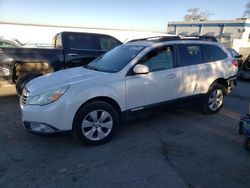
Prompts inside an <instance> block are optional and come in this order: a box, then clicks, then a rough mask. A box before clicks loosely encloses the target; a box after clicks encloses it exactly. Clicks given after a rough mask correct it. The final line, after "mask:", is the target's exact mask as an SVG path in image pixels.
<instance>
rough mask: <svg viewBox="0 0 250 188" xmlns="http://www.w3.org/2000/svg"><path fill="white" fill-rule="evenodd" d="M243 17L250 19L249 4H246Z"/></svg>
mask: <svg viewBox="0 0 250 188" xmlns="http://www.w3.org/2000/svg"><path fill="white" fill-rule="evenodd" d="M243 17H245V18H250V2H248V3H247V4H246V6H245V11H244V13H243Z"/></svg>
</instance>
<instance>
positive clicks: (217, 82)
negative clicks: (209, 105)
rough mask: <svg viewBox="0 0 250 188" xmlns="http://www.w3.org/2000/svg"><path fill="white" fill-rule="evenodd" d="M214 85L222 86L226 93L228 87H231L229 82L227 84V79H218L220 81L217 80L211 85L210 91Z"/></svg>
mask: <svg viewBox="0 0 250 188" xmlns="http://www.w3.org/2000/svg"><path fill="white" fill-rule="evenodd" d="M214 84H220V85H222V86H224V87H225V89H226V92H227V90H228V87H229V85H228V82H227V80H226V79H225V78H218V79H216V80H215V81H214V82H213V83H212V84H211V85H210V87H209V89H210V88H211V87H212V86H213V85H214Z"/></svg>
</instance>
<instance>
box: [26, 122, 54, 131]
mask: <svg viewBox="0 0 250 188" xmlns="http://www.w3.org/2000/svg"><path fill="white" fill-rule="evenodd" d="M30 129H31V130H32V131H34V132H39V133H52V132H55V130H54V129H53V128H52V127H50V126H48V125H46V124H45V123H36V122H31V123H30Z"/></svg>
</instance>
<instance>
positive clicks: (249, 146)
mask: <svg viewBox="0 0 250 188" xmlns="http://www.w3.org/2000/svg"><path fill="white" fill-rule="evenodd" d="M244 147H245V149H246V150H247V151H250V137H246V138H245V140H244Z"/></svg>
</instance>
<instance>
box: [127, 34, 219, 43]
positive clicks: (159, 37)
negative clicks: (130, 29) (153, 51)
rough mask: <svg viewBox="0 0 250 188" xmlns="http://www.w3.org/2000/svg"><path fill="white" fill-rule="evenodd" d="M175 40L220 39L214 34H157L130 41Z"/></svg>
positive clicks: (215, 40) (213, 40)
mask: <svg viewBox="0 0 250 188" xmlns="http://www.w3.org/2000/svg"><path fill="white" fill-rule="evenodd" d="M175 40H203V41H211V42H218V40H217V39H216V38H215V37H214V36H207V35H201V36H192V37H181V36H156V37H148V38H141V39H134V40H131V41H128V42H127V43H129V42H137V41H151V42H166V41H175Z"/></svg>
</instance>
